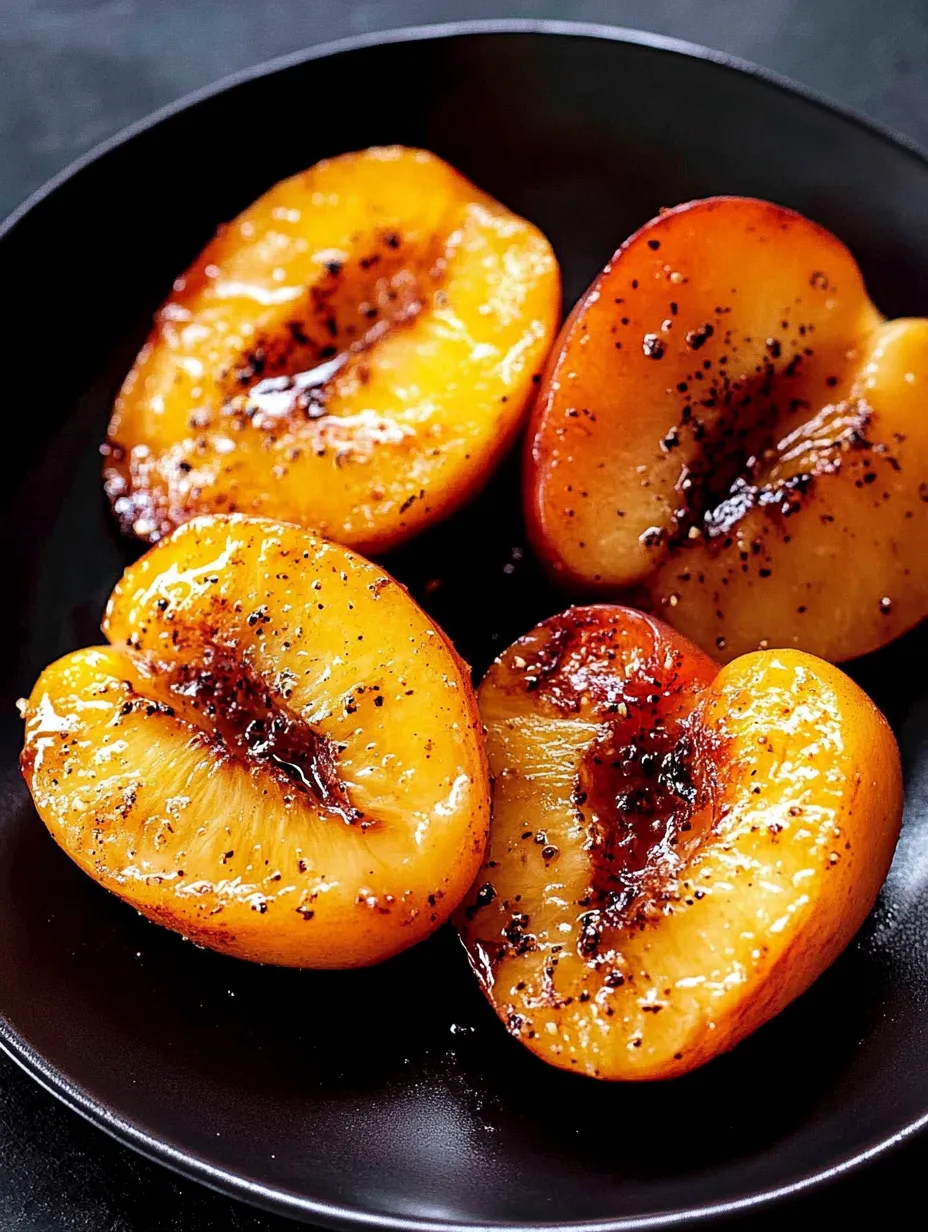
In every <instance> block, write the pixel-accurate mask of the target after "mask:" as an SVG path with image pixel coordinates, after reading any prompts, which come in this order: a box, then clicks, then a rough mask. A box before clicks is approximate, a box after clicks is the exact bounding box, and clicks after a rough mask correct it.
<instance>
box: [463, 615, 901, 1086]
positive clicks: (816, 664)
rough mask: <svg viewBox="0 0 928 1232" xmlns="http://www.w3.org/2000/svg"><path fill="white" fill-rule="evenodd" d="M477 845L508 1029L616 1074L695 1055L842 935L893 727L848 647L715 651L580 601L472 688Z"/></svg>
mask: <svg viewBox="0 0 928 1232" xmlns="http://www.w3.org/2000/svg"><path fill="white" fill-rule="evenodd" d="M479 700H480V711H481V714H482V716H483V721H484V723H485V725H486V729H487V740H488V754H489V761H490V773H491V777H492V781H493V821H492V825H491V833H490V845H489V848H488V851H487V857H486V861H485V863H484V866H483V869H482V870H481V872H480V874H479V876H478V878H477V880H476V882H475V884H474V887H473V889H472V891H471V893H470V895H469V896H468V897H467V898H466V899H465V905H464V907H463V909H462V910H461V911H460V912H459V914H458V917H457V919H458V924H459V927H460V930H461V936H462V938H463V940H464V943H465V946H466V947H467V951H468V954H469V956H470V959H471V963H472V965H473V968H474V971H475V972H476V974H477V977H478V979H479V980H480V983H481V985H482V986H483V989H484V991H485V993H486V995H487V997H488V998H489V1000H490V1003H491V1004H492V1006H493V1008H494V1009H495V1010H496V1012H497V1014H498V1015H499V1017H500V1018H501V1020H502V1021H503V1023H504V1024H505V1026H506V1028H507V1029H508V1030H509V1032H510V1033H511V1034H512V1035H513V1036H515V1037H516V1039H518V1040H521V1041H522V1043H524V1044H525V1045H526V1046H527V1047H528V1048H530V1049H531V1050H532V1052H534V1053H536V1054H537V1055H538V1056H539V1057H541V1058H542V1059H543V1060H545V1061H548V1062H550V1063H551V1064H552V1065H556V1066H560V1067H561V1068H563V1069H567V1070H573V1071H574V1072H576V1073H582V1074H587V1075H590V1076H592V1077H595V1078H605V1079H656V1078H669V1077H673V1076H675V1075H679V1074H684V1073H686V1072H687V1071H689V1070H692V1069H694V1068H696V1067H697V1066H699V1065H702V1064H703V1063H704V1062H706V1061H709V1060H711V1058H713V1057H715V1056H717V1055H718V1054H719V1053H721V1052H724V1051H726V1050H727V1049H730V1048H732V1047H734V1045H736V1044H737V1043H738V1042H739V1041H740V1040H743V1039H744V1038H745V1036H747V1035H748V1034H749V1033H750V1032H752V1031H754V1030H755V1029H756V1028H757V1027H759V1026H760V1025H761V1024H762V1023H764V1022H766V1021H767V1020H768V1019H769V1018H771V1017H772V1016H773V1015H774V1014H777V1013H778V1012H779V1011H780V1010H782V1009H783V1008H784V1006H786V1005H787V1004H788V1003H789V1002H790V1001H792V1000H793V999H794V998H795V997H797V996H798V995H799V994H800V993H801V992H803V991H804V990H805V989H806V988H808V987H809V985H810V984H811V983H812V982H813V980H815V979H816V978H817V977H818V976H819V975H820V974H821V973H822V972H823V971H824V970H825V968H826V967H827V966H828V965H829V964H830V963H831V962H832V961H833V960H834V959H835V958H836V957H837V956H838V954H840V953H841V951H842V950H843V949H844V948H845V946H846V945H847V944H848V942H849V941H850V940H851V938H852V937H853V936H854V933H855V932H856V931H857V929H858V928H859V927H860V925H861V923H862V922H863V920H864V918H865V916H866V915H867V913H868V912H869V910H870V908H871V907H872V905H873V903H874V900H875V899H876V895H877V892H878V890H879V888H880V885H881V884H882V882H883V879H884V877H885V876H886V873H887V870H888V868H889V864H890V860H891V858H892V854H893V850H894V847H895V843H896V839H897V836H898V833H899V826H900V820H901V814H902V781H901V772H900V764H899V753H898V749H897V747H896V742H895V739H894V737H893V734H892V732H891V731H890V728H889V726H888V725H887V723H886V721H885V719H884V718H883V716H882V715H881V714H880V713H879V711H878V710H877V709H876V708H875V707H874V705H873V704H872V702H871V701H870V700H869V698H868V697H867V696H866V695H865V694H864V693H863V692H862V691H861V690H860V689H859V688H858V686H857V685H856V684H854V683H853V681H851V680H850V679H849V678H848V677H847V676H845V675H844V674H843V673H842V672H841V671H840V670H839V669H838V668H836V667H833V666H831V665H830V664H828V663H826V662H824V661H823V660H822V659H818V658H815V657H813V656H812V655H809V654H806V653H804V652H802V651H796V650H791V649H786V650H776V651H774V650H767V651H755V652H753V653H750V654H747V655H744V656H742V657H741V658H738V659H735V660H734V661H733V662H731V663H729V664H728V665H727V666H724V667H721V668H720V667H719V666H718V665H717V664H716V663H714V662H713V661H712V660H711V659H710V658H709V657H708V656H707V655H705V654H704V653H703V652H702V651H700V650H699V649H697V647H695V646H694V645H692V643H690V642H688V641H687V640H686V639H685V638H683V637H682V636H681V635H680V634H679V633H677V632H675V631H674V630H673V629H671V628H670V627H669V626H667V625H664V624H663V623H661V622H659V621H657V620H654V619H653V618H651V617H649V616H646V615H643V614H641V613H640V612H636V611H633V610H631V609H629V608H622V607H614V606H608V605H599V606H592V607H577V608H571V609H569V610H568V611H566V612H564V613H563V614H562V615H559V616H554V617H552V618H550V619H549V620H545V621H543V622H542V623H541V624H540V625H538V626H537V627H536V628H535V629H533V630H532V631H531V632H530V633H528V634H526V636H525V637H523V638H520V639H519V640H518V641H517V642H515V643H514V644H513V645H512V646H510V648H509V649H508V650H507V651H506V652H505V653H504V654H503V655H502V656H501V657H500V658H499V659H498V660H497V661H496V663H495V664H494V665H493V666H492V667H491V669H490V671H489V673H488V674H487V676H486V679H485V680H484V682H483V684H482V685H481V687H480V692H479Z"/></svg>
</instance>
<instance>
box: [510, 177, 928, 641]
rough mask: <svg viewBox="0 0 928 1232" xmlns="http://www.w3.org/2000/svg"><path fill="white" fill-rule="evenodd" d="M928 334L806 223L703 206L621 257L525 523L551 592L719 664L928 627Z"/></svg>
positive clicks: (634, 243)
mask: <svg viewBox="0 0 928 1232" xmlns="http://www.w3.org/2000/svg"><path fill="white" fill-rule="evenodd" d="M926 465H928V320H897V321H888V322H887V321H884V320H883V318H882V317H881V316H880V314H879V312H878V311H877V310H876V308H875V307H874V306H873V304H872V303H871V302H870V300H869V298H868V297H867V292H866V289H865V287H864V284H863V281H862V279H861V274H860V270H859V269H858V267H857V265H856V263H855V261H854V258H853V257H852V256H851V254H850V252H848V250H847V249H846V248H845V247H844V245H843V244H842V243H841V242H840V241H839V240H837V239H836V238H835V236H833V235H831V234H830V233H829V232H828V231H825V230H824V229H823V228H822V227H819V226H817V225H816V224H815V223H812V222H809V221H808V220H807V219H805V218H803V217H801V216H800V215H799V214H795V213H793V212H792V211H791V210H786V209H782V208H780V207H779V206H776V205H770V204H768V203H766V202H763V201H753V200H748V199H744V198H738V197H718V198H714V199H711V200H707V201H694V202H692V203H691V204H689V205H682V206H679V207H678V208H677V209H673V210H668V211H667V212H665V213H663V214H661V216H660V217H659V218H656V219H654V220H653V221H652V222H649V223H648V224H647V225H646V226H645V227H643V228H642V229H641V230H640V231H639V232H637V233H636V234H635V235H633V236H632V237H631V239H630V240H628V241H627V242H626V243H625V244H623V245H622V247H621V248H620V249H619V251H618V252H617V253H616V254H615V256H614V257H613V259H612V260H611V261H610V262H609V264H608V265H607V266H606V268H605V270H604V271H603V272H602V273H601V274H600V275H599V277H598V278H597V279H596V281H595V282H594V283H593V285H592V287H591V288H590V290H589V291H588V292H587V294H586V296H585V297H584V298H583V299H582V300H581V302H580V303H579V305H578V306H577V308H576V310H575V311H574V313H573V315H572V316H571V318H570V320H569V322H568V323H567V325H566V326H565V328H564V331H563V334H562V335H561V338H560V342H559V344H558V346H557V348H556V351H555V354H554V357H553V359H552V362H551V366H550V369H549V371H548V374H547V377H546V380H545V382H544V383H543V386H542V389H541V391H540V395H539V400H538V403H537V407H536V410H535V413H534V422H533V426H532V430H531V439H530V446H529V453H528V461H527V477H526V479H527V483H526V487H527V492H526V500H527V510H528V518H529V522H530V530H531V532H532V537H533V540H534V543H535V545H536V547H537V549H538V551H539V552H540V554H541V556H542V557H543V558H544V560H545V561H546V562H547V564H548V566H549V568H550V570H551V571H552V572H553V573H554V574H555V575H556V576H558V577H560V578H562V579H563V580H564V581H566V582H568V583H570V584H573V585H575V586H580V587H581V588H587V589H588V590H592V589H593V588H595V589H597V590H600V591H603V592H609V593H611V594H613V595H617V594H618V593H619V592H622V591H626V592H628V593H634V594H635V595H636V602H637V603H638V604H639V605H644V606H647V607H648V608H649V610H651V611H653V612H655V613H657V614H660V615H662V616H664V617H665V618H666V619H667V620H669V621H670V623H671V624H673V625H674V626H675V627H676V628H678V629H679V630H680V631H681V632H683V633H685V634H686V635H687V636H688V637H690V638H692V639H693V640H694V641H695V642H697V643H698V644H699V645H700V646H702V648H703V649H704V650H707V651H708V652H709V653H711V654H712V655H714V656H716V657H718V658H721V659H723V660H728V659H732V658H734V657H735V656H736V655H739V654H742V653H744V652H745V651H747V650H755V649H758V648H760V649H763V648H764V647H766V646H792V647H796V648H799V649H803V650H808V651H811V652H814V653H815V654H818V655H821V656H822V657H823V658H826V659H829V660H831V661H833V662H834V661H841V660H844V659H850V658H853V657H854V656H856V655H860V654H864V653H865V652H867V651H870V650H874V649H876V648H877V647H879V646H882V645H883V644H884V643H886V642H888V641H890V640H891V639H892V638H894V637H897V636H898V635H899V634H901V633H903V632H905V631H906V630H907V629H909V628H910V627H911V626H913V625H914V624H916V623H917V622H918V621H920V620H921V619H922V618H923V617H924V616H925V614H926V613H928V569H925V567H924V565H923V563H922V560H921V556H922V551H921V544H923V543H924V542H925V541H926V539H928V486H926V483H925V475H926Z"/></svg>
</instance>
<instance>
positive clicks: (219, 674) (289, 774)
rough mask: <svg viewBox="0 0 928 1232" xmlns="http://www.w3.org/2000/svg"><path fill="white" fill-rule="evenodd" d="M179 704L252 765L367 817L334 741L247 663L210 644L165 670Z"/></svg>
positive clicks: (333, 808)
mask: <svg viewBox="0 0 928 1232" xmlns="http://www.w3.org/2000/svg"><path fill="white" fill-rule="evenodd" d="M160 688H161V689H165V690H166V691H167V693H168V694H169V695H170V697H171V698H172V700H173V701H174V703H175V705H176V707H177V708H178V709H181V708H184V709H188V708H191V707H192V708H193V710H195V711H196V712H197V714H198V715H199V716H202V718H203V719H205V720H206V722H207V724H208V725H209V729H210V740H211V743H212V744H213V745H214V746H215V747H217V748H219V749H220V750H221V751H222V752H223V753H224V754H225V755H227V756H231V757H236V758H238V759H239V760H240V761H242V762H244V763H245V764H246V765H249V766H255V765H259V766H264V767H266V768H267V769H268V770H269V771H270V772H271V773H272V774H274V776H275V777H276V778H277V779H278V781H280V782H281V783H282V785H284V786H285V788H286V789H287V790H295V791H297V792H300V793H305V794H307V795H309V796H310V797H311V798H312V800H313V801H314V802H315V803H316V804H317V805H319V806H320V807H321V808H322V809H323V810H325V811H326V812H327V813H332V814H334V815H335V816H336V817H339V818H341V820H342V821H344V822H345V823H346V824H349V825H351V824H355V823H360V825H361V827H362V828H366V826H367V825H368V824H370V823H367V822H366V821H365V819H364V817H363V815H362V814H361V813H360V811H359V810H358V809H356V808H354V806H353V805H352V804H351V803H350V802H349V800H348V796H347V793H346V791H345V787H344V784H343V783H342V781H341V779H340V778H339V774H338V767H337V754H336V749H335V746H334V745H333V743H332V741H331V740H329V739H328V738H326V737H325V736H323V735H321V734H320V733H318V732H316V731H315V730H314V729H313V728H312V727H311V726H310V725H309V724H308V723H306V722H304V721H303V720H302V719H301V718H299V717H298V716H297V715H295V714H293V713H292V712H290V711H289V710H288V709H287V708H286V706H285V705H284V704H282V702H281V700H280V699H279V698H276V697H274V696H273V695H272V694H271V693H270V691H269V690H268V689H267V687H266V686H265V685H264V683H263V682H262V681H261V680H260V679H259V678H258V677H257V676H256V675H255V673H253V672H251V671H250V670H249V669H248V668H247V667H246V666H245V665H244V664H242V663H241V662H239V661H237V660H236V659H234V658H232V657H231V656H229V655H227V654H223V653H221V652H216V651H214V650H213V649H212V648H207V649H206V652H205V654H204V656H203V658H202V659H201V660H200V661H190V662H185V663H179V664H176V665H175V666H174V667H173V668H172V669H171V671H170V672H168V673H163V674H162V675H161V679H160Z"/></svg>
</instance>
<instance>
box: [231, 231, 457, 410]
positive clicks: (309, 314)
mask: <svg viewBox="0 0 928 1232" xmlns="http://www.w3.org/2000/svg"><path fill="white" fill-rule="evenodd" d="M445 270H446V262H445V259H444V256H443V253H442V250H441V249H440V248H439V246H438V245H437V243H436V240H435V238H431V239H430V240H429V241H428V243H426V244H425V245H424V246H423V245H422V244H416V243H415V242H404V240H403V238H402V237H401V236H400V235H399V234H397V233H396V232H394V231H386V232H383V233H382V234H379V235H377V236H375V237H374V239H373V242H372V243H371V245H370V251H369V252H367V253H365V254H363V255H361V256H354V257H351V258H350V259H348V260H341V259H334V258H333V259H332V260H331V261H329V262H328V263H327V264H326V265H325V267H324V273H323V276H322V278H321V279H320V280H319V281H318V282H315V283H313V284H312V285H311V286H310V287H309V288H308V290H307V295H306V301H305V302H304V304H303V305H302V307H300V308H298V309H297V310H295V311H294V313H293V315H292V316H291V318H290V319H289V320H288V321H287V322H286V326H285V328H284V329H283V330H279V331H277V332H275V333H265V334H259V335H258V336H257V337H256V338H255V340H254V341H253V343H252V345H251V346H250V347H249V348H248V350H247V351H245V352H243V353H242V354H241V356H240V357H239V360H238V362H237V363H235V364H232V365H230V366H228V367H227V368H226V369H224V370H223V372H222V373H221V374H220V378H219V387H220V391H221V393H222V394H223V395H224V397H225V402H224V404H223V407H222V412H223V415H225V416H228V417H231V418H232V420H233V421H234V423H235V424H236V426H239V427H243V426H245V425H246V424H248V423H250V424H251V425H252V426H254V427H256V428H259V429H262V430H264V431H265V432H269V433H273V432H274V431H275V429H277V428H278V427H282V426H285V425H286V424H287V422H288V420H291V419H292V418H293V417H294V416H296V417H300V418H305V419H308V420H313V419H320V418H322V416H324V415H325V414H326V407H327V403H328V401H329V398H330V396H331V387H332V382H333V381H334V379H335V377H336V376H338V375H339V374H340V373H341V372H343V371H344V370H345V369H346V367H347V366H348V365H349V364H352V365H353V366H354V370H355V374H356V376H357V378H358V380H359V381H361V383H362V384H363V383H365V382H366V380H367V373H366V369H365V365H364V353H365V352H366V351H369V350H370V349H371V348H372V347H374V346H375V345H376V344H377V343H378V342H380V341H381V340H382V339H383V338H385V337H386V336H387V334H389V333H391V332H392V331H394V330H396V329H400V328H403V327H406V326H409V325H411V324H412V322H413V321H414V320H415V319H416V317H417V316H418V315H419V313H420V312H421V311H422V309H423V307H424V306H425V304H426V302H427V301H428V300H429V299H430V298H431V297H432V296H433V295H434V294H435V293H436V291H437V290H438V289H439V288H440V286H441V283H442V282H443V280H444V277H445Z"/></svg>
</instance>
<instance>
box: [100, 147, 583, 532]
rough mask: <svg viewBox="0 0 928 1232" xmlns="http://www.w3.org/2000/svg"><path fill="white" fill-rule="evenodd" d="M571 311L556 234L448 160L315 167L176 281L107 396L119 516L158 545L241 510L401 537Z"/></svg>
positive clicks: (352, 161) (498, 439) (491, 461)
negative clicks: (551, 237)
mask: <svg viewBox="0 0 928 1232" xmlns="http://www.w3.org/2000/svg"><path fill="white" fill-rule="evenodd" d="M559 314H560V276H559V271H558V266H557V261H556V260H555V257H554V254H553V252H552V251H551V247H550V245H549V244H548V242H547V240H546V239H545V237H544V236H543V235H542V234H541V233H540V232H539V231H538V229H537V228H536V227H533V226H532V225H531V224H530V223H528V222H525V221H524V220H523V219H521V218H518V217H517V216H516V215H515V214H513V213H511V212H510V211H509V210H507V209H506V208H505V207H504V206H502V205H500V204H499V203H498V202H496V201H494V200H493V199H492V198H491V197H488V196H487V195H486V194H485V193H483V192H481V191H480V190H479V189H477V188H475V187H474V185H473V184H471V183H469V182H468V181H467V180H466V179H465V178H464V177H463V176H461V175H459V174H458V173H457V172H456V171H455V170H454V169H453V168H451V167H449V166H448V164H447V163H445V162H443V161H442V160H441V159H440V158H437V157H435V155H433V154H429V153H426V152H425V151H423V150H410V149H403V148H400V147H397V146H390V147H386V148H378V149H370V150H365V151H362V152H361V153H357V154H346V155H343V156H341V157H338V158H331V159H326V160H325V161H323V162H320V163H317V164H316V166H314V167H312V168H310V170H308V171H305V172H303V173H301V174H299V175H295V176H293V177H292V178H290V179H287V180H283V181H282V182H281V183H279V184H277V185H275V186H274V187H273V188H271V189H270V190H269V191H268V192H267V193H265V194H264V196H263V197H261V198H260V199H259V200H258V201H256V202H255V203H254V204H253V205H251V206H249V207H248V209H246V210H245V211H244V213H242V214H240V215H239V216H238V217H237V218H236V219H235V220H234V221H232V222H231V223H229V224H228V226H224V227H222V228H221V229H220V231H219V233H218V235H217V236H216V238H215V239H214V240H213V241H212V242H211V243H210V244H209V245H208V246H207V248H206V249H205V250H204V251H203V253H202V254H201V256H200V257H199V258H198V260H197V261H196V262H195V263H194V264H193V265H192V266H191V268H190V269H189V270H187V272H186V273H185V274H183V275H182V276H181V277H180V278H178V280H177V281H176V283H175V284H174V290H173V292H172V294H171V296H170V298H169V299H168V301H167V303H165V304H164V305H163V307H162V308H161V310H160V311H159V313H158V316H157V319H156V322H155V327H154V330H153V332H152V334H151V336H150V337H149V339H148V342H147V343H146V344H145V346H144V348H143V349H142V351H141V353H140V355H139V357H138V359H137V360H136V362H135V365H134V367H133V368H132V371H131V372H130V373H129V375H128V377H127V378H126V381H125V384H124V385H123V387H122V390H121V392H120V394H119V397H118V398H117V400H116V406H115V409H114V411H113V416H112V420H111V423H110V427H109V436H108V439H107V443H106V445H105V447H104V448H105V452H106V463H105V472H104V475H105V486H106V490H107V493H108V494H109V497H110V499H111V502H112V505H113V508H114V510H115V512H116V516H117V518H118V519H119V522H120V524H121V526H122V527H123V529H124V530H125V531H126V532H127V533H130V534H134V535H137V536H138V537H140V538H142V539H146V540H151V541H154V540H157V539H159V538H160V537H161V536H162V535H165V534H167V533H168V532H169V531H170V530H172V529H173V528H174V527H176V526H178V525H180V524H181V523H182V522H185V521H187V519H188V518H190V517H193V516H195V515H198V514H205V513H233V512H240V513H246V514H254V515H262V516H266V517H273V518H280V519H282V520H285V521H290V522H296V523H299V524H300V525H302V526H306V527H309V528H310V529H313V530H316V531H318V532H319V533H321V534H323V535H325V536H326V537H327V538H330V539H334V540H337V541H338V542H340V543H345V544H347V545H349V546H352V547H356V548H359V549H361V550H363V551H370V552H379V551H384V550H386V549H388V548H390V547H393V546H394V545H395V544H397V543H399V542H401V541H402V540H404V539H408V538H409V537H410V536H412V535H414V534H415V533H417V532H418V531H420V530H422V529H423V528H424V527H425V526H427V525H429V524H430V523H432V522H434V521H436V520H437V519H439V518H442V517H444V516H445V515H446V514H448V513H450V512H451V511H452V510H454V509H455V508H457V507H458V506H459V505H461V504H462V503H463V502H464V501H465V500H467V499H468V497H469V496H471V495H472V494H473V493H474V491H475V490H476V489H478V488H479V487H480V486H481V485H482V484H483V483H484V481H485V480H486V479H487V478H488V476H489V474H490V472H491V471H492V469H493V467H494V466H495V465H496V463H497V461H498V460H499V458H500V457H501V455H502V454H503V453H504V452H505V451H506V450H507V449H508V448H509V446H510V445H511V443H512V441H513V438H514V436H515V434H516V432H517V431H518V429H519V427H520V425H521V422H522V418H523V413H524V411H525V409H526V406H527V402H528V399H529V397H530V395H531V393H532V392H533V391H534V388H535V385H534V384H533V378H534V380H536V381H537V377H538V372H539V368H540V367H541V366H542V365H543V363H544V360H545V358H546V356H547V354H548V351H549V349H550V346H551V341H552V338H553V336H554V333H555V331H556V330H557V326H558V319H559Z"/></svg>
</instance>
